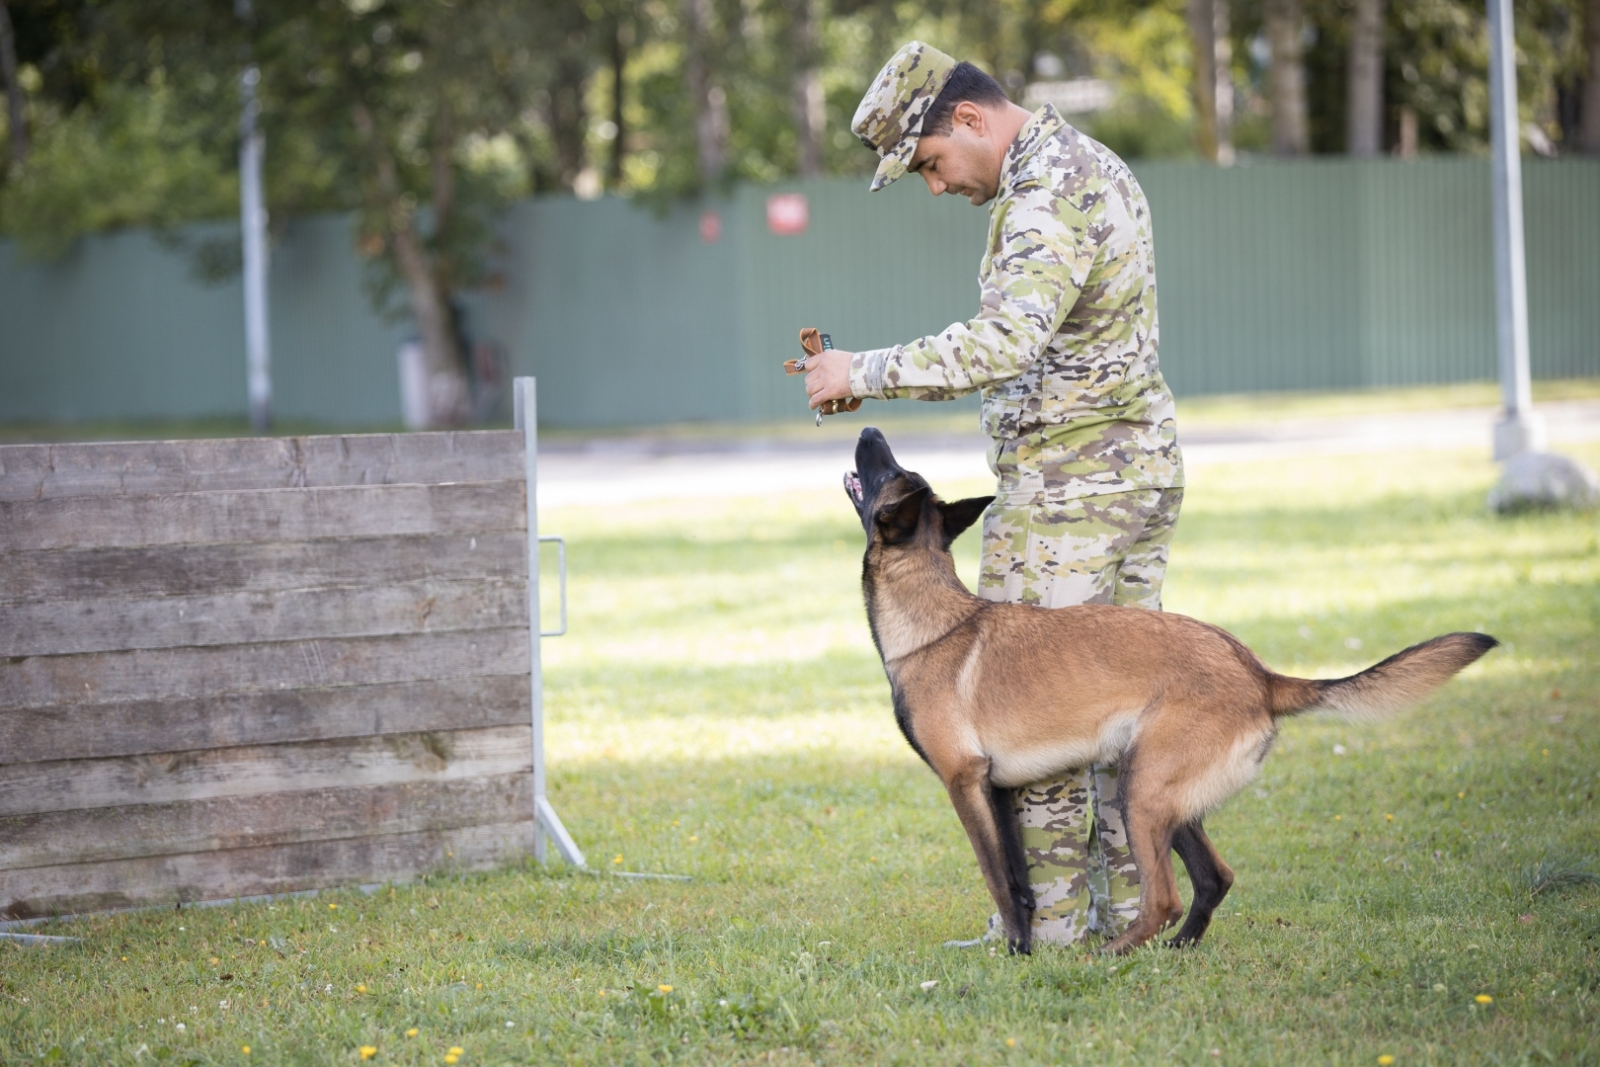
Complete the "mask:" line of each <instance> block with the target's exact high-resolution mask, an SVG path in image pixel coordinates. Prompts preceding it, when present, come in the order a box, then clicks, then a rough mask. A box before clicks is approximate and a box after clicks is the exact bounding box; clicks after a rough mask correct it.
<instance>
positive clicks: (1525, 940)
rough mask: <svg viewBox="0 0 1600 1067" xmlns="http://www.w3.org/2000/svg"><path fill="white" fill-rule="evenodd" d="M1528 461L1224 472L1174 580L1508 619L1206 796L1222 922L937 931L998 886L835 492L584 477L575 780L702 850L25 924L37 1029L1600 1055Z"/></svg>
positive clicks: (1376, 609) (94, 1049)
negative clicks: (1369, 713) (988, 884)
mask: <svg viewBox="0 0 1600 1067" xmlns="http://www.w3.org/2000/svg"><path fill="white" fill-rule="evenodd" d="M1413 395H1414V391H1413V393H1408V394H1400V395H1398V396H1394V397H1391V396H1389V395H1387V394H1370V393H1369V394H1366V396H1367V398H1368V401H1369V402H1370V403H1371V404H1372V405H1373V406H1374V407H1375V408H1376V409H1380V410H1390V411H1393V410H1403V409H1404V408H1405V407H1406V405H1407V403H1408V398H1411V397H1413ZM1347 402H1352V401H1350V398H1342V399H1341V398H1335V401H1334V402H1332V403H1331V405H1330V406H1329V407H1328V408H1327V409H1326V410H1328V411H1335V412H1336V411H1340V410H1343V409H1344V408H1343V405H1344V404H1346V403H1347ZM1297 403H1298V405H1299V410H1301V411H1302V412H1314V411H1316V410H1319V409H1317V408H1316V407H1315V406H1314V405H1315V398H1301V399H1300V400H1299V401H1298V402H1297ZM1257 414H1260V413H1259V412H1257ZM1183 417H1185V416H1184V415H1183V414H1182V413H1181V412H1180V419H1181V418H1183ZM804 429H805V432H806V433H808V434H809V433H811V432H812V431H811V429H810V427H809V426H805V427H804ZM1578 454H1579V455H1580V457H1581V458H1582V459H1583V460H1584V461H1585V462H1587V463H1590V464H1594V463H1596V462H1600V448H1597V447H1596V446H1595V445H1594V444H1588V445H1585V446H1583V447H1582V448H1581V450H1579V451H1578ZM1494 478H1495V469H1494V466H1493V464H1491V463H1490V462H1489V460H1488V458H1487V457H1486V455H1484V454H1483V450H1473V451H1471V452H1467V453H1455V452H1423V453H1397V454H1389V455H1369V456H1320V457H1317V456H1313V457H1299V458H1295V457H1288V458H1277V459H1272V460H1266V461H1261V462H1254V463H1237V464H1230V465H1226V466H1197V467H1196V468H1195V469H1194V470H1192V471H1191V472H1190V485H1189V491H1188V497H1187V500H1186V503H1185V512H1184V516H1183V519H1182V521H1181V523H1180V525H1179V528H1178V537H1177V540H1176V542H1175V544H1174V548H1173V559H1172V567H1171V570H1170V571H1169V575H1168V582H1167V597H1168V606H1169V608H1170V609H1171V610H1177V611H1182V612H1185V613H1187V614H1192V615H1196V616H1198V617H1201V618H1205V619H1208V620H1211V621H1215V622H1217V623H1220V624H1222V625H1225V626H1227V627H1228V628H1230V629H1231V630H1233V631H1234V632H1235V633H1237V634H1239V635H1240V636H1241V637H1242V638H1243V639H1245V640H1246V641H1247V642H1249V643H1250V644H1251V645H1252V646H1253V647H1254V648H1255V649H1257V650H1258V651H1259V652H1260V653H1261V654H1262V655H1263V656H1264V657H1265V659H1266V660H1267V662H1268V663H1269V664H1271V665H1272V666H1273V667H1275V668H1279V669H1283V670H1290V671H1294V672H1297V673H1307V674H1315V675H1319V676H1332V675H1336V674H1340V673H1347V672H1348V671H1350V670H1352V669H1355V668H1357V667H1361V666H1366V665H1368V664H1370V663H1371V662H1373V661H1374V660H1376V659H1378V658H1380V657H1382V656H1383V655H1386V654H1387V653H1388V652H1391V651H1393V650H1395V649H1397V648H1400V647H1402V646H1403V645H1405V644H1408V643H1410V642H1412V641H1415V640H1417V639H1419V638H1422V637H1425V636H1428V635H1431V634H1435V633H1439V632H1443V631H1446V630H1451V629H1461V628H1471V627H1477V626H1479V625H1482V626H1483V627H1484V628H1486V629H1487V630H1489V631H1490V632H1492V633H1494V634H1496V635H1497V636H1499V637H1500V638H1502V639H1503V640H1504V641H1505V642H1506V644H1505V645H1504V646H1503V647H1502V648H1500V649H1497V650H1496V651H1495V652H1493V653H1492V654H1491V655H1490V656H1489V657H1487V658H1486V659H1484V660H1483V661H1482V662H1481V663H1480V664H1478V665H1475V666H1474V667H1472V668H1470V669H1469V670H1468V671H1467V672H1466V674H1465V675H1464V676H1463V677H1461V678H1459V679H1457V680H1455V681H1453V682H1451V683H1450V684H1449V685H1448V686H1447V687H1446V688H1445V689H1444V690H1443V691H1442V692H1441V693H1440V694H1439V696H1438V697H1436V698H1435V699H1433V700H1431V701H1429V702H1428V703H1427V704H1426V705H1424V706H1422V707H1419V708H1417V709H1415V710H1413V711H1409V712H1406V713H1403V714H1401V715H1399V716H1397V717H1396V718H1394V719H1392V720H1391V721H1389V722H1386V723H1379V724H1370V723H1369V724H1350V723H1344V722H1340V721H1337V720H1332V719H1327V718H1319V717H1307V718H1302V719H1295V720H1292V721H1290V722H1287V723H1285V724H1283V730H1282V732H1281V734H1280V737H1279V741H1278V745H1277V747H1276V749H1275V750H1274V752H1273V753H1272V755H1271V756H1270V757H1269V758H1268V760H1267V762H1266V765H1265V767H1264V769H1263V772H1262V775H1261V777H1260V778H1259V779H1258V780H1257V781H1256V782H1254V783H1252V785H1251V786H1250V787H1248V788H1246V789H1245V790H1244V791H1243V792H1242V793H1241V794H1240V795H1239V796H1237V797H1235V798H1234V799H1233V800H1232V801H1230V802H1229V803H1228V804H1227V805H1225V806H1224V807H1223V809H1222V810H1221V811H1220V812H1218V813H1217V814H1216V815H1215V816H1214V817H1212V818H1211V819H1209V820H1208V822H1207V827H1208V830H1209V831H1210V834H1211V836H1212V838H1213V839H1214V840H1215V841H1216V843H1217V845H1218V847H1219V849H1220V850H1221V851H1222V853H1223V855H1224V856H1225V858H1226V859H1227V861H1228V862H1229V864H1230V865H1231V866H1232V867H1233V869H1234V871H1235V873H1236V876H1237V882H1236V884H1235V886H1234V889H1233V891H1232V893H1231V894H1230V895H1229V897H1228V899H1227V900H1226V901H1225V902H1224V905H1223V907H1222V909H1221V911H1220V913H1219V915H1218V916H1217V918H1216V921H1215V923H1214V924H1213V926H1212V930H1211V932H1210V934H1208V936H1207V940H1206V942H1205V943H1204V944H1203V945H1202V946H1200V947H1199V948H1198V949H1196V950H1192V951H1185V952H1171V951H1168V950H1166V949H1163V948H1159V947H1151V948H1149V949H1146V950H1143V951H1141V952H1139V953H1137V954H1135V955H1134V956H1133V957H1131V958H1125V959H1121V960H1104V959H1097V958H1093V957H1090V956H1089V955H1087V954H1086V953H1083V952H1079V951H1071V950H1063V949H1058V948H1048V947H1046V948H1042V949H1041V950H1040V951H1039V952H1038V953H1037V954H1036V955H1035V956H1033V957H1031V958H1026V959H1023V958H1008V957H1007V956H1005V955H1004V954H1003V952H1002V953H999V954H995V955H990V954H989V953H988V952H987V951H985V950H982V949H979V950H971V951H955V950H948V949H944V948H942V947H940V946H941V944H942V942H943V941H944V940H946V939H948V938H953V937H967V936H973V935H975V934H976V933H977V932H978V931H980V930H981V929H982V928H983V924H984V921H985V918H986V917H987V915H988V914H989V911H990V910H991V909H990V904H989V901H988V899H987V896H986V894H985V893H984V890H983V887H982V884H981V881H980V879H979V877H978V873H977V870H976V865H975V863H974V861H973V858H972V853H971V849H970V847H969V846H968V844H967V842H966V839H965V835H964V834H963V833H962V831H961V829H960V826H959V824H958V823H957V821H956V819H955V816H954V814H953V813H952V811H951V809H950V805H949V801H948V800H947V799H946V798H945V796H944V795H943V791H942V790H941V789H940V787H939V785H938V782H937V781H936V780H935V779H934V778H933V776H932V775H931V774H929V772H928V771H927V769H926V768H925V767H924V766H923V765H922V764H921V763H920V762H919V761H918V760H917V759H916V757H915V756H914V755H913V754H912V753H911V752H910V751H909V749H908V748H907V746H906V745H905V742H904V741H903V740H902V739H901V738H900V737H899V734H898V732H897V730H896V728H895V726H894V719H893V712H892V709H891V708H890V706H889V699H888V692H887V686H886V685H885V683H884V680H883V674H882V668H881V667H880V666H879V664H878V663H877V661H876V657H875V655H874V653H873V650H872V646H871V641H870V637H869V636H868V634H867V631H866V626H865V621H864V619H863V618H862V610H861V606H860V599H859V598H860V587H859V559H860V556H859V553H860V538H861V531H860V527H859V525H858V524H857V523H856V522H855V521H854V515H853V513H851V511H850V509H849V507H848V506H847V504H846V502H845V501H844V499H843V496H842V494H841V493H839V492H838V491H837V490H835V491H832V492H827V493H800V494H792V495H781V496H778V497H773V496H760V495H756V496H749V497H741V498H713V499H707V500H684V501H661V502H653V503H641V504H633V505H626V506H624V505H618V504H613V505H610V506H607V507H597V508H565V509H555V510H552V511H549V512H547V513H546V514H545V515H544V521H545V522H546V524H547V527H548V528H549V529H551V530H555V531H559V532H561V533H563V534H565V535H566V536H567V537H568V539H569V542H570V545H571V549H570V551H571V555H570V561H571V567H572V586H571V590H570V596H571V605H572V612H573V615H572V623H573V625H572V630H571V632H570V633H569V634H568V635H567V636H566V637H563V638H561V639H560V640H559V641H556V640H553V641H549V642H547V643H546V646H545V648H546V653H547V660H546V663H547V667H546V681H547V685H548V687H549V688H548V699H547V711H548V714H549V716H550V720H551V721H550V728H549V740H548V752H549V759H550V770H551V789H552V796H553V801H554V803H555V805H556V807H557V808H558V809H559V810H560V811H561V813H562V815H563V817H564V818H565V819H566V821H567V824H568V826H569V827H570V828H571V829H572V830H573V832H574V834H575V835H576V837H577V839H578V841H579V843H580V844H582V845H583V846H584V847H585V848H586V849H587V851H588V854H589V859H590V862H591V863H592V864H593V865H594V866H595V867H597V868H604V869H606V870H611V869H614V868H619V867H620V868H624V869H630V870H636V871H671V872H681V873H686V874H691V875H693V876H694V881H693V882H690V883H675V882H643V881H625V880H623V879H619V878H611V877H608V876H606V875H604V874H579V873H577V872H574V871H571V870H568V869H564V868H562V867H560V866H559V864H558V865H556V866H555V867H554V868H553V869H551V870H548V871H547V870H543V869H540V868H538V867H536V866H534V865H532V864H528V865H513V866H511V867H508V868H506V869H503V870H500V871H496V872H493V873H487V874H463V873H454V872H450V871H441V872H438V873H437V874H435V875H433V876H430V877H429V878H427V879H423V880H420V881H418V882H416V883H413V884H410V885H401V886H395V887H391V888H385V889H382V890H380V891H378V892H377V893H376V894H374V895H372V896H366V895H363V894H361V893H359V892H356V891H353V890H351V891H338V892H331V893H324V894H322V895H321V896H319V897H316V898H314V899H295V900H280V901H277V902H274V903H253V904H242V905H236V906H229V907H222V908H205V909H189V908H185V909H184V910H182V911H172V910H170V909H163V910H157V911H151V912H144V913H135V914H121V915H112V916H96V917H92V918H88V919H85V920H80V921H78V922H74V923H72V924H70V925H55V926H50V927H46V928H44V929H43V930H41V932H56V933H70V934H74V935H79V936H82V937H83V938H84V940H83V942H82V943H81V944H78V945H70V946H54V947H49V948H34V947H30V948H23V947H20V946H17V945H12V944H6V943H0V1061H3V1062H5V1063H8V1064H9V1063H19V1064H20V1063H34V1062H38V1061H39V1060H40V1059H41V1058H43V1057H45V1056H50V1055H52V1053H51V1050H52V1049H57V1048H59V1049H60V1050H61V1052H60V1056H59V1058H58V1061H57V1062H62V1063H67V1064H78V1063H83V1064H89V1063H93V1064H97V1065H98V1064H114V1065H129V1067H134V1065H137V1064H146V1063H149V1062H151V1060H152V1059H155V1060H156V1061H157V1062H161V1063H167V1064H176V1063H188V1062H204V1063H224V1064H233V1065H238V1067H244V1065H246V1064H254V1065H257V1067H259V1065H263V1064H266V1065H277V1064H357V1063H359V1062H361V1061H360V1060H359V1053H358V1051H357V1050H358V1049H359V1048H360V1047H362V1046H374V1047H376V1048H377V1049H378V1053H377V1055H376V1057H375V1058H374V1059H373V1060H372V1061H371V1062H372V1063H374V1064H438V1063H440V1062H441V1060H442V1057H443V1056H444V1055H445V1053H446V1050H447V1049H449V1048H451V1047H455V1046H459V1047H461V1048H463V1049H464V1050H465V1055H463V1056H462V1057H461V1058H460V1061H459V1062H460V1064H461V1065H463V1067H473V1065H476V1064H502V1063H507V1064H509V1063H595V1064H602V1063H604V1064H613V1063H694V1064H701V1063H709V1064H724V1063H726V1064H739V1063H751V1062H762V1063H766V1062H769V1060H770V1061H771V1062H776V1063H817V1064H841V1065H843V1064H862V1063H905V1064H913V1063H914V1064H956V1063H967V1064H972V1063H985V1062H999V1063H1006V1064H1052V1065H1054V1064H1062V1063H1067V1064H1108V1065H1122V1064H1129V1065H1134V1064H1148V1063H1167V1062H1178V1063H1213V1062H1219V1061H1220V1062H1223V1063H1247V1064H1257V1063H1262V1064H1272V1063H1281V1064H1299V1063H1366V1064H1371V1063H1374V1062H1376V1060H1377V1057H1378V1056H1380V1055H1392V1056H1394V1057H1395V1062H1396V1063H1398V1064H1409V1063H1464V1064H1465V1063H1524V1062H1528V1063H1541V1062H1554V1063H1586V1062H1589V1063H1592V1062H1594V1061H1595V1059H1596V1057H1597V1056H1600V1039H1597V1037H1596V1030H1595V1027H1594V1019H1595V1013H1596V1011H1597V1010H1600V955H1597V953H1600V888H1597V887H1596V886H1594V885H1592V884H1589V883H1588V882H1587V881H1581V880H1573V879H1570V878H1569V879H1566V880H1565V881H1563V882H1562V883H1560V884H1556V883H1551V884H1550V886H1549V888H1546V889H1545V890H1543V891H1542V892H1538V893H1537V894H1536V895H1530V893H1531V890H1532V889H1533V888H1534V886H1535V885H1536V883H1535V882H1532V881H1530V872H1534V871H1536V870H1537V869H1538V867H1539V865H1540V864H1541V862H1543V863H1545V868H1544V871H1545V874H1546V875H1560V874H1561V873H1562V872H1582V871H1593V870H1594V869H1595V867H1594V864H1595V862H1596V860H1597V855H1596V845H1595V843H1596V841H1600V825H1597V820H1600V808H1597V806H1596V798H1597V796H1600V778H1597V777H1596V770H1597V768H1600V710H1597V709H1600V614H1597V613H1596V604H1600V544H1597V541H1596V533H1595V528H1594V523H1593V520H1592V518H1584V517H1579V516H1572V515H1544V516H1527V517H1521V518H1516V519H1511V520H1503V519H1498V518H1495V517H1493V516H1491V515H1489V514H1488V513H1487V511H1486V510H1485V508H1484V506H1483V501H1484V494H1485V492H1486V491H1487V489H1488V487H1489V486H1490V484H1492V482H1493V480H1494ZM937 488H938V489H939V490H940V491H941V492H943V493H945V494H947V495H950V496H959V495H963V494H966V493H968V492H973V491H979V490H981V489H982V488H983V486H982V485H980V484H976V483H973V484H968V485H961V484H952V485H943V484H941V485H938V486H937ZM957 550H958V556H959V564H960V568H961V570H962V572H963V573H964V574H966V575H968V576H969V578H970V576H971V574H972V572H973V571H974V569H975V567H976V563H977V554H976V546H975V543H974V539H973V538H972V537H971V536H970V535H969V536H968V537H967V538H965V539H963V540H962V541H961V542H959V543H958V546H957ZM1352 639H1360V640H1361V641H1362V647H1360V648H1353V647H1351V641H1352ZM1335 746H1338V748H1337V749H1336V748H1335ZM1341 752H1342V754H1341ZM1391 815H1392V816H1393V819H1392V820H1391V819H1390V818H1389V816H1391ZM619 859H620V861H621V862H620V863H619V862H614V861H616V860H619ZM330 903H336V904H338V908H337V909H330V908H329V907H328V905H329V904H330ZM213 960H214V962H213ZM224 976H228V977H227V978H226V980H225V978H224ZM927 982H936V983H937V984H936V985H933V986H931V987H930V988H928V989H924V988H923V984H924V983H927ZM662 986H669V987H671V989H670V992H663V991H662V988H661V987H662ZM362 987H364V988H362ZM1480 995H1482V996H1486V997H1489V998H1491V1000H1490V1002H1489V1003H1487V1004H1480V1003H1478V1001H1477V999H1476V998H1477V997H1478V996H1480ZM224 1002H225V1003H226V1006H224ZM724 1002H726V1003H724ZM178 1022H183V1023H184V1024H185V1029H184V1030H183V1031H177V1030H176V1029H175V1024H176V1023H178ZM507 1022H510V1023H511V1024H512V1025H511V1026H509V1027H508V1026H507V1025H506V1023H507ZM413 1028H415V1029H416V1030H417V1034H416V1036H408V1031H409V1030H411V1029H413ZM245 1045H248V1046H250V1048H251V1051H250V1053H249V1054H248V1056H246V1055H245V1054H244V1053H243V1052H242V1051H241V1049H242V1047H243V1046H245ZM1213 1049H1216V1050H1218V1055H1217V1056H1215V1057H1213V1056H1212V1054H1211V1050H1213Z"/></svg>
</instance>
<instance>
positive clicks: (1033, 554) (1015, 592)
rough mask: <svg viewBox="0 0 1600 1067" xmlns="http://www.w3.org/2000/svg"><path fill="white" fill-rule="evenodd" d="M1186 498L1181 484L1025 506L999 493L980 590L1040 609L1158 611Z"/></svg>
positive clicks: (986, 525) (988, 519)
mask: <svg viewBox="0 0 1600 1067" xmlns="http://www.w3.org/2000/svg"><path fill="white" fill-rule="evenodd" d="M1182 503H1183V490H1182V489H1142V490H1139V491H1137V492H1132V493H1107V494H1105V495H1102V496H1086V497H1079V498H1078V499H1076V500H1067V501H1063V502H1061V503H1059V504H1035V505H1031V506H1023V507H1018V506H1016V505H1013V504H1008V503H1005V502H1004V501H1003V500H1000V499H996V500H995V502H994V503H993V504H991V505H989V509H988V510H987V511H986V512H984V515H983V562H982V566H981V569H980V571H979V573H978V595H979V596H981V597H983V598H984V599H986V600H998V601H1002V602H1004V603H1009V604H1032V605H1034V606H1035V607H1041V608H1065V607H1071V606H1072V605H1074V604H1121V605H1125V606H1129V607H1138V608H1150V609H1152V610H1154V611H1160V610H1161V581H1162V578H1163V577H1164V576H1165V574H1166V570H1167V551H1168V548H1169V546H1170V545H1171V543H1172V531H1173V527H1174V526H1176V525H1177V522H1178V509H1179V507H1180V506H1181V505H1182Z"/></svg>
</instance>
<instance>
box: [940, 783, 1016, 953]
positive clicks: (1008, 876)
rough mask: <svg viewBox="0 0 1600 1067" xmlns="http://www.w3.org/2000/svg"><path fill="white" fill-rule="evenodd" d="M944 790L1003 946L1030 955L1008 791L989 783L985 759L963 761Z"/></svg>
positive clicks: (1014, 829) (1013, 820)
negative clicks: (990, 901) (1002, 932)
mask: <svg viewBox="0 0 1600 1067" xmlns="http://www.w3.org/2000/svg"><path fill="white" fill-rule="evenodd" d="M944 787H945V790H946V792H948V793H949V794H950V803H951V804H953V805H954V806H955V809H956V816H957V817H958V818H960V820H961V825H962V826H963V827H964V828H965V829H966V831H967V840H969V841H971V842H972V851H973V852H975V853H977V856H978V869H979V870H980V871H982V872H983V881H984V884H985V885H987V886H988V887H989V895H990V896H991V897H993V898H994V904H995V907H996V908H998V909H999V911H1000V917H1001V919H1002V920H1003V921H1004V922H1005V928H1006V944H1007V946H1008V947H1009V948H1010V949H1011V951H1012V952H1021V953H1028V952H1031V951H1033V890H1032V889H1031V888H1030V887H1029V885H1028V876H1027V864H1026V862H1025V861H1024V857H1023V853H1022V835H1021V831H1020V830H1019V829H1018V828H1017V824H1016V820H1015V819H1014V818H1012V817H1011V813H1010V811H1009V808H1010V803H1009V800H1010V797H1009V795H1008V791H1007V790H1003V789H997V788H996V787H995V786H994V785H992V784H991V783H990V781H989V761H988V760H987V759H967V760H964V761H963V762H962V763H961V764H960V766H958V767H957V768H956V769H955V770H953V771H952V772H951V773H950V774H948V775H946V776H944Z"/></svg>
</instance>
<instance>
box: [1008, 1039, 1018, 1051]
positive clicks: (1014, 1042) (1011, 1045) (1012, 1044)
mask: <svg viewBox="0 0 1600 1067" xmlns="http://www.w3.org/2000/svg"><path fill="white" fill-rule="evenodd" d="M1016 1047H1017V1039H1016V1038H1014V1037H1008V1038H1006V1048H1016Z"/></svg>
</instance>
